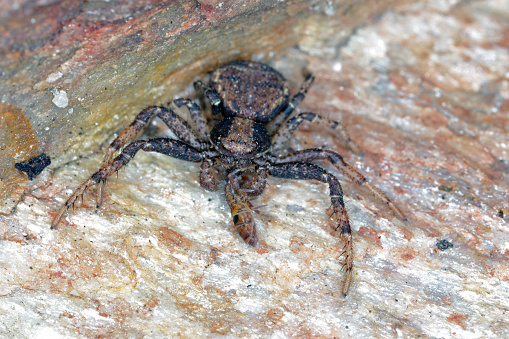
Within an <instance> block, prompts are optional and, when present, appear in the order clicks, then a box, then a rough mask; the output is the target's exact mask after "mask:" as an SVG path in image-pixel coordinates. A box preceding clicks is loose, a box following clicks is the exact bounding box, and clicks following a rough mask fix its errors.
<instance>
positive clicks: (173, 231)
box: [0, 0, 509, 338]
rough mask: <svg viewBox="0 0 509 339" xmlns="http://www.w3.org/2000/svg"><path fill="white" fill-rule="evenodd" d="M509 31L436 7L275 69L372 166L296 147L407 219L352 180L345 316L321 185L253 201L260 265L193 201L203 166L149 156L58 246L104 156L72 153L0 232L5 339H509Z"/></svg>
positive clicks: (90, 200) (321, 134) (311, 49)
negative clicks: (303, 90)
mask: <svg viewBox="0 0 509 339" xmlns="http://www.w3.org/2000/svg"><path fill="white" fill-rule="evenodd" d="M507 17H509V3H508V2H507V1H496V0H493V1H483V2H465V3H461V2H460V3H456V2H455V1H440V0H436V1H428V2H426V4H417V5H412V6H408V7H407V8H405V9H400V10H399V11H396V12H388V13H385V14H384V15H383V16H382V17H381V18H380V20H379V21H378V22H377V23H375V24H372V25H369V26H366V27H364V28H362V29H359V30H357V31H356V32H355V34H353V35H352V36H351V37H350V38H349V40H348V42H347V43H346V44H345V45H343V46H341V47H340V46H339V45H336V46H334V47H332V45H330V46H327V45H324V44H323V41H320V42H317V43H314V42H313V41H310V40H305V41H302V42H301V43H300V44H299V48H297V49H294V50H292V51H290V52H289V53H286V54H285V55H284V57H280V58H277V59H275V60H272V65H273V66H274V67H275V68H276V69H278V70H280V71H281V72H282V73H283V74H284V75H286V76H287V78H288V79H289V80H290V82H291V84H292V89H293V91H295V90H296V89H297V88H298V86H299V84H300V82H301V81H302V69H303V68H304V67H306V68H307V69H308V70H309V71H311V72H313V73H314V75H315V76H316V78H317V79H316V81H315V84H314V86H313V87H312V88H311V90H310V92H309V95H308V97H307V98H306V100H305V101H304V103H303V106H302V108H301V110H303V111H304V110H310V111H314V112H318V113H322V114H323V115H325V116H329V117H332V118H337V119H342V121H343V122H344V125H345V126H346V128H347V130H348V131H349V133H350V135H351V136H352V138H353V139H355V141H356V142H357V143H358V144H359V145H360V146H361V148H362V149H363V150H364V156H362V157H361V156H357V155H353V154H351V153H350V152H348V151H347V150H346V148H345V147H344V145H342V144H341V143H340V142H339V141H338V139H337V138H336V137H335V136H334V135H333V134H332V133H331V132H330V131H328V130H327V129H325V128H320V127H315V126H309V125H307V126H303V127H302V128H300V130H299V132H298V134H297V139H296V140H294V141H293V142H292V144H291V145H290V148H294V149H299V148H304V147H308V146H321V145H326V146H327V148H331V149H336V150H338V151H339V152H340V153H342V154H344V156H345V159H347V161H348V162H349V163H350V164H352V165H353V166H355V167H356V168H358V169H359V170H361V171H362V172H363V173H364V174H365V175H366V177H367V178H369V179H370V180H371V181H372V182H373V183H374V184H375V185H377V186H378V187H379V188H381V189H382V190H383V191H385V192H386V193H387V194H388V195H389V197H390V198H392V199H393V200H394V202H396V203H397V204H398V205H399V206H400V207H401V209H402V210H403V211H404V212H405V213H406V214H407V216H408V219H409V220H408V221H407V222H401V221H400V220H398V219H397V218H396V217H395V216H393V215H392V214H391V212H390V211H389V210H387V209H386V208H385V207H384V206H381V204H380V203H379V202H378V201H377V200H376V199H375V198H373V197H371V196H370V195H369V194H368V193H367V192H366V191H364V190H362V189H359V188H358V187H356V186H355V185H353V184H352V183H348V182H345V183H344V190H345V191H346V195H347V198H346V204H347V208H348V210H349V215H350V218H351V223H352V227H353V230H354V241H355V248H354V250H355V263H354V264H355V271H354V281H353V284H352V287H351V289H350V293H349V295H348V297H347V298H346V299H345V298H342V297H341V293H340V292H341V279H342V278H343V273H342V272H341V257H340V253H341V246H340V244H339V243H338V241H337V239H334V238H333V237H331V236H330V235H329V234H328V232H326V229H327V224H328V222H329V220H328V217H327V214H326V208H327V207H328V206H329V201H328V196H327V187H326V186H325V185H323V184H319V183H314V182H294V181H284V180H279V179H270V180H269V185H268V187H267V190H266V191H265V193H264V195H262V196H261V197H260V198H259V199H258V200H256V201H255V202H254V204H255V205H264V204H266V205H267V206H266V207H264V208H263V209H262V212H263V213H264V214H267V215H270V216H272V218H271V217H268V216H263V215H257V220H258V226H259V228H260V234H261V236H262V238H263V241H264V242H265V243H266V246H263V247H260V248H259V249H258V250H254V249H253V248H250V247H249V246H247V245H246V244H244V243H243V242H242V240H241V239H240V238H239V237H238V235H236V234H235V232H234V230H233V229H232V222H231V221H230V216H229V212H228V206H227V205H226V203H225V201H224V195H223V194H222V193H221V192H206V191H204V190H202V189H201V187H200V186H199V184H198V166H196V165H194V164H189V163H184V162H180V161H177V160H173V159H169V158H166V157H164V156H159V155H153V154H139V155H137V156H136V158H135V159H134V161H132V163H131V164H130V165H129V166H128V167H127V168H126V169H125V170H123V171H121V172H120V173H119V177H118V179H113V180H111V181H110V182H109V184H108V191H107V196H106V198H107V201H106V203H105V205H104V206H103V208H101V209H100V210H96V209H95V208H94V205H95V201H94V199H95V193H94V192H90V193H89V194H87V195H86V196H85V197H84V202H83V205H81V204H78V205H77V206H76V210H75V212H74V213H71V215H70V216H69V217H68V218H67V219H66V223H64V224H63V225H62V226H61V227H60V228H59V229H58V230H55V231H50V230H49V224H50V221H51V218H52V216H53V215H54V213H55V212H56V210H57V209H58V208H59V207H60V205H61V204H62V203H63V201H64V200H65V198H66V197H67V196H68V195H69V194H70V193H71V191H72V190H73V189H74V188H76V187H77V186H78V185H79V184H80V183H81V182H82V181H84V180H85V179H86V178H87V177H88V176H89V175H90V174H91V173H93V172H94V171H95V170H96V169H97V168H98V166H99V165H100V163H101V160H102V155H103V153H102V152H101V151H94V152H91V151H89V152H73V154H74V155H76V157H75V159H73V160H72V161H67V162H66V163H64V162H63V160H60V164H56V165H52V166H50V168H52V170H51V171H47V170H46V171H44V172H43V173H42V174H41V176H40V177H39V178H37V179H35V180H34V181H33V182H31V183H30V186H28V188H27V189H26V190H21V193H23V195H22V201H21V202H20V203H18V204H17V205H16V208H15V212H14V214H13V215H11V216H8V217H5V216H0V234H1V235H2V239H3V240H2V241H0V270H1V272H2V275H1V277H0V293H1V295H2V297H1V302H0V333H1V335H2V336H7V337H15V336H16V337H20V338H23V337H27V338H28V337H41V336H43V335H46V336H50V335H51V336H52V337H55V338H58V337H76V338H83V337H93V336H99V337H101V336H102V337H143V336H147V337H161V338H163V337H168V336H182V337H220V336H229V337H234V338H235V337H238V338H244V337H275V338H282V337H291V336H293V337H299V338H306V337H318V338H331V337H340V338H343V337H349V336H355V337H382V338H393V337H396V336H401V337H421V338H425V337H431V338H441V337H456V338H500V337H507V336H509V322H508V321H507V316H508V315H507V312H508V306H507V305H508V304H509V264H508V262H509V260H508V259H509V224H508V222H509V218H508V213H509V207H508V204H507V202H508V201H509V184H508V182H509V137H508V135H509V133H508V132H509V124H508V123H509V112H508V111H509V78H508V74H509V66H508V65H509V53H508V48H509V33H508V32H509V24H508V20H507ZM339 47H340V48H339ZM147 104H148V103H147ZM12 112H14V109H13V110H12ZM153 127H154V128H151V131H149V134H150V133H153V132H154V131H155V130H157V129H158V128H159V127H160V124H159V123H157V121H156V122H155V123H154V125H153ZM110 140H111V139H110ZM97 149H99V147H98V148H97ZM78 155H79V156H80V157H78ZM21 193H20V194H21ZM442 240H447V241H448V242H450V243H451V244H452V245H453V247H450V248H448V249H445V250H440V249H439V248H438V247H439V246H437V243H439V242H440V241H442Z"/></svg>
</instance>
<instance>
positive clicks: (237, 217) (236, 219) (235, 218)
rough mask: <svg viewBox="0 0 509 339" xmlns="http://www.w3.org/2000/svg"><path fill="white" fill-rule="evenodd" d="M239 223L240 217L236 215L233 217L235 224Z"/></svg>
mask: <svg viewBox="0 0 509 339" xmlns="http://www.w3.org/2000/svg"><path fill="white" fill-rule="evenodd" d="M238 221H239V216H238V215H234V216H233V223H234V224H236V223H237V222H238Z"/></svg>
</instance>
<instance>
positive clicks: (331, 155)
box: [275, 148, 407, 221]
mask: <svg viewBox="0 0 509 339" xmlns="http://www.w3.org/2000/svg"><path fill="white" fill-rule="evenodd" d="M313 160H326V161H329V162H330V163H331V164H332V165H333V166H334V167H336V168H337V169H339V170H340V171H341V172H343V173H344V174H345V175H346V176H347V177H349V178H350V179H351V180H352V181H353V182H354V183H356V184H357V185H359V186H364V187H366V188H367V189H368V190H369V191H370V192H371V193H372V194H373V195H374V196H375V197H377V198H378V199H380V200H381V201H382V202H384V203H385V204H386V205H387V206H389V208H390V209H391V210H392V212H393V213H394V214H395V215H396V216H397V217H398V218H400V219H402V220H404V221H406V220H407V219H406V217H405V215H404V214H403V212H402V211H401V210H400V209H399V207H398V206H396V204H394V203H393V202H392V201H391V200H390V199H389V198H388V197H387V196H386V195H385V194H384V193H383V192H382V191H380V190H379V189H378V188H376V187H375V186H374V185H373V184H372V183H370V182H369V181H368V180H367V179H366V178H365V177H364V176H363V175H362V174H360V173H359V171H357V170H356V169H354V168H353V167H352V166H350V165H348V164H347V163H346V162H345V161H344V160H343V157H342V156H341V155H339V154H338V153H336V152H333V151H329V150H322V149H318V148H312V149H306V150H302V151H297V152H294V153H290V154H288V155H285V156H282V157H280V158H278V159H277V160H276V161H275V163H278V164H281V163H291V162H295V161H297V162H310V161H313Z"/></svg>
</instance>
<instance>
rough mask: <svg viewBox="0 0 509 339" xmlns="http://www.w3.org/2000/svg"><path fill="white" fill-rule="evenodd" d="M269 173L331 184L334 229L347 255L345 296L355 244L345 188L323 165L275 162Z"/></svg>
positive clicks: (350, 279)
mask: <svg viewBox="0 0 509 339" xmlns="http://www.w3.org/2000/svg"><path fill="white" fill-rule="evenodd" d="M269 174H270V175H272V176H274V177H279V178H285V179H299V180H301V179H304V180H318V181H321V182H324V183H327V184H328V185H329V191H330V198H331V203H332V210H333V214H332V218H334V220H335V221H336V223H337V226H336V227H335V228H334V231H338V232H339V236H340V238H341V239H342V241H343V243H344V252H343V253H344V255H345V269H346V277H345V280H344V282H343V288H342V290H341V291H342V294H343V296H346V294H347V292H348V289H349V287H350V284H351V282H352V270H353V244H352V230H351V229H350V222H349V221H348V215H347V213H346V209H345V203H344V201H343V189H342V188H341V184H340V183H339V181H338V179H336V177H335V176H333V175H332V174H330V173H328V172H327V171H325V170H324V169H323V168H321V167H318V166H316V165H314V164H307V163H301V162H289V163H284V164H274V165H272V166H271V167H270V168H269Z"/></svg>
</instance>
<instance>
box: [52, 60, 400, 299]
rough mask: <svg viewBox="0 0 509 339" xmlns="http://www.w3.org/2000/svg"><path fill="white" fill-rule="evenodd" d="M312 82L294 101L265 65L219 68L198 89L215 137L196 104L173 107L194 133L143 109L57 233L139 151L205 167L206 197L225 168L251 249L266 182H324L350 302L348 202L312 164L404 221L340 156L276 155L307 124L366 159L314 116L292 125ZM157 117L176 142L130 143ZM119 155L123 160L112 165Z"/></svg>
mask: <svg viewBox="0 0 509 339" xmlns="http://www.w3.org/2000/svg"><path fill="white" fill-rule="evenodd" d="M313 79H314V78H313V77H312V76H311V75H308V76H307V77H306V79H305V80H304V83H303V84H302V86H301V88H300V91H299V92H298V93H297V94H296V95H294V96H293V97H292V98H291V99H290V96H289V92H290V91H289V88H288V84H287V82H286V80H285V79H284V78H283V76H282V75H281V74H279V73H278V72H277V71H275V70H274V69H272V68H271V67H269V66H267V65H264V64H261V63H257V62H249V61H235V62H232V63H230V64H227V65H224V66H222V67H219V68H217V69H216V70H215V71H213V72H212V73H211V75H210V82H209V84H208V85H203V84H202V83H201V82H200V81H198V82H196V83H195V85H196V87H197V88H199V89H201V90H202V91H203V92H204V93H205V95H206V96H207V98H208V99H209V100H210V103H211V107H212V115H213V122H214V124H215V125H214V126H213V127H212V130H211V131H210V133H209V125H208V124H207V121H206V119H205V116H204V114H203V112H202V110H201V108H200V107H199V106H198V105H197V104H195V103H194V102H193V101H191V100H190V99H176V100H174V101H172V102H171V103H173V104H175V105H176V106H177V107H181V106H184V105H185V106H187V108H188V109H189V112H190V114H191V117H192V119H193V121H194V124H195V125H196V128H195V129H193V128H192V127H191V126H190V125H189V124H188V123H187V122H186V121H185V120H184V119H182V118H181V117H180V116H179V115H177V114H176V113H175V112H174V111H173V110H172V109H171V107H170V104H171V103H170V104H168V105H166V106H151V107H148V108H146V109H144V110H143V111H141V112H140V113H139V114H138V115H137V116H136V118H135V119H134V121H133V122H132V123H131V125H129V126H128V127H127V128H126V129H124V130H123V131H122V133H120V135H119V136H118V137H117V138H116V139H115V140H114V141H113V143H112V144H111V145H110V147H109V148H108V150H107V152H106V156H105V158H104V162H103V166H102V167H101V168H100V169H99V170H98V171H97V172H95V173H94V174H93V175H92V176H91V177H90V179H88V180H87V181H85V182H84V183H83V184H82V185H81V186H80V187H79V188H78V189H77V190H76V191H75V192H74V193H73V195H72V196H71V197H70V198H69V199H68V200H67V201H66V203H65V204H64V205H63V206H62V208H61V209H60V210H59V212H58V213H57V214H56V216H55V218H54V219H53V223H52V228H55V227H56V226H57V225H58V224H59V223H60V221H61V219H62V218H63V216H64V214H65V212H66V211H67V209H68V208H69V207H70V206H71V205H73V204H74V202H75V201H76V199H77V198H78V197H79V196H80V195H82V194H83V193H84V192H85V191H86V190H87V189H88V188H89V187H90V186H92V185H94V184H99V187H98V202H97V203H98V204H97V205H98V206H100V205H101V204H102V200H103V190H104V185H105V182H106V179H107V178H108V177H109V176H110V175H111V174H112V173H114V172H116V171H118V170H119V169H120V168H122V167H123V166H125V165H126V164H127V163H128V162H129V161H130V160H131V159H132V158H133V157H134V155H135V154H136V152H138V151H139V150H140V149H141V150H143V151H149V152H159V153H163V154H166V155H169V156H172V157H174V158H178V159H182V160H187V161H192V162H199V163H201V167H200V184H201V186H202V187H203V188H205V189H207V190H216V189H217V188H218V186H219V181H218V178H216V172H217V171H215V169H216V168H219V167H222V168H224V169H225V173H226V174H225V178H224V179H225V180H226V185H225V192H226V200H227V202H228V204H229V206H230V209H231V214H232V219H233V223H234V225H235V228H236V230H237V231H238V233H239V234H240V236H241V237H242V238H243V239H244V241H246V242H247V243H248V244H249V245H252V246H256V245H257V244H258V236H257V232H256V227H255V223H254V220H253V217H252V215H251V212H252V211H253V207H252V205H251V204H250V202H249V200H248V196H256V195H260V194H261V193H262V192H263V190H264V189H265V185H266V178H267V176H268V175H271V176H274V177H280V178H287V179H306V180H318V181H321V182H324V183H327V184H328V185H329V192H330V193H329V195H330V198H331V203H332V218H333V219H334V221H335V223H336V228H335V229H336V230H337V231H338V232H339V234H340V237H341V239H342V240H343V242H344V246H345V247H344V254H345V268H346V278H345V282H344V284H343V288H342V292H343V294H344V295H346V293H347V292H348V288H349V286H350V282H351V279H352V268H353V257H352V233H351V229H350V224H349V221H348V215H347V213H346V210H345V205H344V202H343V190H342V188H341V185H340V183H339V181H338V179H337V178H336V177H335V176H334V175H333V174H331V173H329V172H328V171H326V170H325V169H323V168H321V167H319V166H317V165H315V164H314V163H315V162H316V161H317V160H321V161H323V160H325V161H328V162H329V163H330V164H332V165H333V166H335V167H336V168H337V169H339V170H340V171H341V172H343V173H344V174H345V175H346V176H348V177H349V178H350V179H352V180H353V181H354V182H355V183H356V184H358V185H363V186H365V187H367V188H368V189H369V190H370V191H371V192H372V193H373V194H374V195H375V196H377V197H378V198H380V199H381V200H382V201H383V202H385V203H386V204H387V205H389V207H390V208H391V209H392V210H393V211H394V213H395V214H396V215H397V216H398V217H400V218H402V219H404V218H405V217H404V215H403V213H402V212H401V211H400V210H399V209H398V208H397V207H396V206H395V205H394V204H393V203H392V202H391V201H390V200H389V199H388V198H387V197H386V196H385V194H383V193H382V192H381V191H380V190H378V189H377V188H376V187H375V186H373V185H372V184H371V183H369V182H368V181H367V180H366V179H365V178H364V176H362V174H360V173H359V172H358V171H357V170H355V169H353V168H352V167H351V166H350V165H348V164H347V163H345V162H344V160H343V158H342V157H341V156H340V155H339V154H338V153H336V152H333V151H329V150H326V149H318V148H313V149H305V150H302V151H297V152H293V153H289V154H283V155H279V154H276V153H273V152H275V151H276V150H277V149H279V148H280V147H281V146H282V145H283V144H284V142H285V141H286V140H287V139H288V137H289V136H291V135H292V134H293V132H294V131H295V129H296V128H297V127H298V125H299V124H300V123H301V122H302V121H309V122H312V123H319V124H323V125H326V126H328V127H330V128H332V129H334V130H335V131H337V133H338V136H339V137H340V138H342V139H343V141H344V142H345V143H346V144H347V146H348V147H349V148H350V149H351V150H352V151H354V152H356V153H360V150H359V148H358V146H357V145H356V144H355V143H354V142H353V141H351V140H350V138H349V137H348V135H347V134H346V132H345V131H344V130H343V128H342V127H341V125H340V124H339V123H338V122H336V121H334V120H330V119H327V118H323V117H321V116H319V115H317V114H315V113H310V112H306V113H300V114H297V115H296V116H294V117H292V118H290V115H291V114H292V113H293V111H294V109H295V107H296V106H297V105H298V104H299V103H300V102H301V101H302V100H303V99H304V96H305V95H306V93H307V90H308V88H309V86H310V85H311V83H312V82H313ZM154 115H157V116H158V117H159V118H161V119H162V120H163V121H164V122H165V123H166V125H167V126H168V128H169V129H170V130H172V131H173V133H174V134H175V136H176V137H177V139H176V140H175V139H170V138H155V139H150V140H136V141H133V142H131V143H129V144H128V142H129V141H130V140H131V139H132V138H134V136H135V135H136V134H137V133H138V132H139V131H140V130H141V129H143V128H144V127H145V126H146V125H147V123H148V121H149V120H150V119H151V118H152V117H153V116H154ZM126 144H127V145H126ZM124 146H125V147H124ZM119 151H120V154H119V155H118V156H116V157H115V158H113V156H114V155H115V153H117V152H119ZM246 173H249V178H250V179H247V180H246V179H245V178H244V179H243V177H244V174H246Z"/></svg>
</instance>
